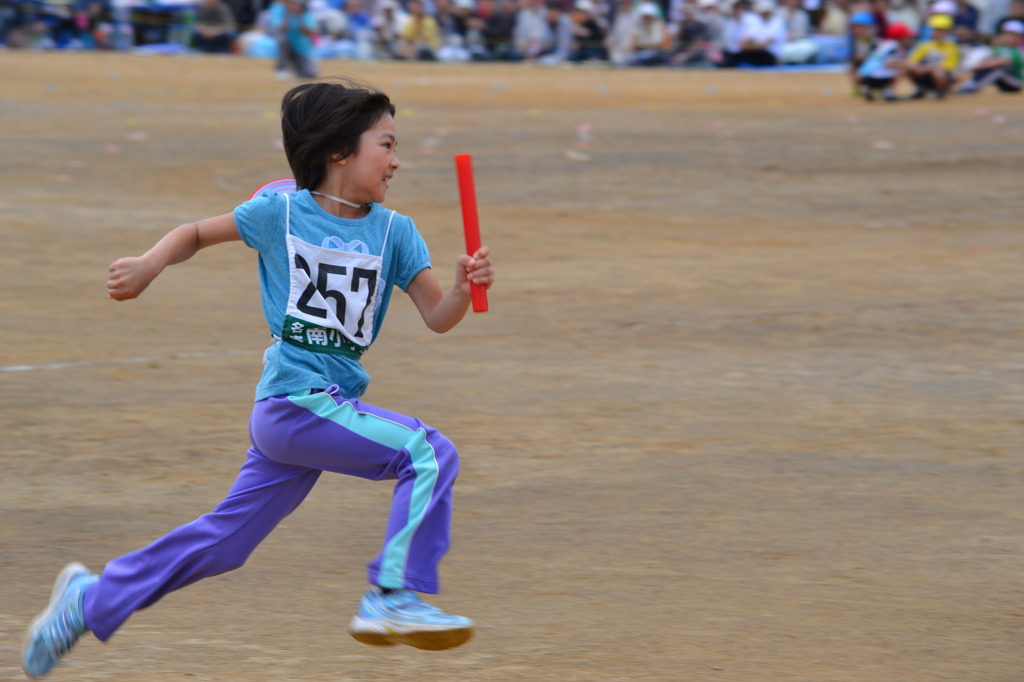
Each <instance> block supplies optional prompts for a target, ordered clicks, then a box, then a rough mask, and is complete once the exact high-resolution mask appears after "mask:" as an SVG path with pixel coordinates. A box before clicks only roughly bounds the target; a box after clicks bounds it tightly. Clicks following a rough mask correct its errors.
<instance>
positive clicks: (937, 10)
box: [931, 0, 956, 16]
mask: <svg viewBox="0 0 1024 682" xmlns="http://www.w3.org/2000/svg"><path fill="white" fill-rule="evenodd" d="M931 11H932V14H948V15H949V16H953V15H954V14H956V3H955V2H953V0H935V2H933V3H932V5H931Z"/></svg>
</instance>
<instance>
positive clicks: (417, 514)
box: [85, 387, 459, 641]
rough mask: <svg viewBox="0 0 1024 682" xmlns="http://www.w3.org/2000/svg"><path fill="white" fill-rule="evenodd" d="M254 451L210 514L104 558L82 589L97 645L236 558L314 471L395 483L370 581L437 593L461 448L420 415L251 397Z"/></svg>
mask: <svg viewBox="0 0 1024 682" xmlns="http://www.w3.org/2000/svg"><path fill="white" fill-rule="evenodd" d="M249 432H250V435H251V438H252V447H251V448H250V449H249V452H248V457H247V459H246V461H245V464H244V465H243V466H242V469H241V471H240V472H239V474H238V478H237V479H236V480H235V483H234V485H233V486H232V488H231V491H230V492H229V493H228V496H227V497H226V498H225V499H224V501H223V502H221V503H220V504H219V505H217V507H216V509H214V510H213V511H212V512H211V513H209V514H205V515H203V516H201V517H199V518H198V519H196V520H195V521H193V522H192V523H189V524H187V525H184V526H181V527H180V528H177V529H175V530H173V531H171V532H170V533H168V534H167V535H166V536H164V537H163V538H161V539H159V540H157V541H156V542H154V543H153V544H151V545H149V546H148V547H145V548H143V549H140V550H137V551H135V552H132V553H130V554H126V555H124V556H122V557H120V558H118V559H114V560H113V561H111V562H109V563H108V564H107V565H106V567H105V568H104V569H103V574H102V575H101V576H100V580H99V582H98V583H96V584H95V585H94V586H93V587H92V588H90V589H89V590H88V591H87V592H86V594H85V620H86V623H87V624H88V626H89V628H90V629H91V630H92V631H93V633H94V634H95V635H96V636H97V637H98V638H99V639H100V640H102V641H106V640H107V639H109V638H110V637H111V636H112V635H113V634H114V632H115V631H116V630H117V629H118V628H119V627H120V626H121V625H122V624H123V623H124V622H125V621H126V620H127V619H128V617H129V616H130V615H131V614H132V613H133V612H135V611H138V610H140V609H144V608H146V607H147V606H150V605H151V604H154V603H156V602H157V601H158V600H159V599H160V598H161V597H163V596H164V595H165V594H168V593H169V592H173V591H174V590H177V589H180V588H182V587H185V586H186V585H190V584H192V583H194V582H197V581H199V580H202V579H203V578H207V577H209V576H214V575H218V574H220V573H226V572H227V571H231V570H233V569H236V568H239V567H240V566H242V565H243V564H244V563H245V561H246V559H248V557H249V555H250V554H252V552H253V550H255V549H256V546H257V545H259V544H260V542H262V541H263V539H264V538H265V537H267V535H269V534H270V531H272V530H273V529H274V527H275V526H277V524H278V523H279V522H280V521H281V520H282V519H283V518H284V517H286V516H287V515H288V514H290V513H291V512H292V511H294V510H295V508H296V507H298V506H299V504H300V503H301V502H302V500H303V499H305V497H306V495H307V494H309V491H310V490H312V488H313V484H315V483H316V481H317V479H318V478H319V477H320V473H321V472H322V471H332V472H335V473H341V474H349V475H351V476H359V477H361V478H368V479H371V480H374V481H379V480H383V479H397V483H396V484H395V489H394V496H393V500H392V506H391V515H390V517H389V519H388V526H387V532H386V534H385V541H384V546H383V548H382V549H381V552H380V554H378V555H377V556H376V557H375V558H374V559H373V560H372V561H370V563H369V564H368V566H367V576H368V578H369V581H370V583H372V584H375V585H380V586H381V587H391V588H407V589H411V590H416V591H418V592H427V593H436V592H437V591H438V589H439V583H438V577H437V565H438V563H439V562H440V560H441V557H442V556H443V555H444V553H445V552H446V551H447V549H448V543H449V528H450V523H451V494H452V485H453V484H454V482H455V477H456V476H457V475H458V471H459V456H458V453H457V452H456V450H455V446H454V445H452V443H451V441H449V440H448V439H447V438H445V437H444V436H443V435H441V434H440V433H439V432H438V431H436V430H435V429H433V428H431V427H429V426H427V425H426V424H423V423H422V422H421V421H419V420H418V419H414V418H412V417H407V416H404V415H401V414H398V413H395V412H390V411H388V410H383V409H381V408H378V407H373V406H372V405H367V404H365V403H361V402H359V401H358V400H355V399H344V398H342V397H341V396H340V395H339V394H338V391H337V388H336V387H331V388H329V389H327V391H317V392H309V391H305V392H302V393H298V394H293V395H290V396H278V397H275V398H268V399H266V400H261V401H259V402H257V403H256V404H255V406H254V407H253V412H252V419H251V421H250V426H249Z"/></svg>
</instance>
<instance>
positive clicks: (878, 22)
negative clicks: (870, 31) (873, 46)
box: [865, 0, 889, 40]
mask: <svg viewBox="0 0 1024 682" xmlns="http://www.w3.org/2000/svg"><path fill="white" fill-rule="evenodd" d="M865 9H866V10H867V11H868V12H871V17H872V18H873V19H874V20H875V36H876V37H877V38H878V39H879V40H881V39H882V36H884V35H885V32H886V29H888V28H889V0H870V2H869V3H868V4H867V6H866V7H865Z"/></svg>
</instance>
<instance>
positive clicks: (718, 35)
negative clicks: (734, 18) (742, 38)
mask: <svg viewBox="0 0 1024 682" xmlns="http://www.w3.org/2000/svg"><path fill="white" fill-rule="evenodd" d="M697 19H698V20H700V23H702V24H704V26H706V27H707V29H708V41H709V42H710V43H711V45H710V48H709V49H710V52H709V54H708V57H710V59H711V61H712V62H714V63H718V62H719V61H721V59H722V52H723V51H724V50H725V43H724V34H725V16H724V15H723V13H722V7H721V5H720V4H719V0H697Z"/></svg>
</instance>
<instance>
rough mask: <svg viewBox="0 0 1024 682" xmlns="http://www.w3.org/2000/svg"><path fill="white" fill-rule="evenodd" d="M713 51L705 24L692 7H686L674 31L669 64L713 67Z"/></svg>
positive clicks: (709, 32)
mask: <svg viewBox="0 0 1024 682" xmlns="http://www.w3.org/2000/svg"><path fill="white" fill-rule="evenodd" d="M713 49H714V48H713V45H712V42H711V31H710V30H709V29H708V26H707V24H705V23H704V22H703V21H701V17H700V15H699V14H698V13H697V8H696V7H695V6H694V5H686V6H685V7H684V8H683V13H682V17H681V18H680V21H679V28H678V29H677V31H676V39H675V43H674V45H673V51H672V55H671V57H670V58H669V63H671V64H674V65H676V66H683V67H706V66H713V65H714V62H715V59H716V57H715V55H713V53H712V52H713Z"/></svg>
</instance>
